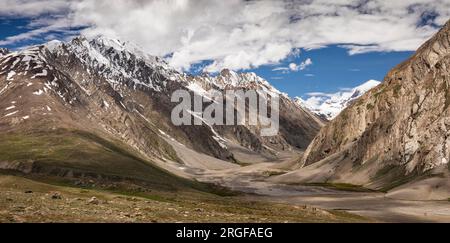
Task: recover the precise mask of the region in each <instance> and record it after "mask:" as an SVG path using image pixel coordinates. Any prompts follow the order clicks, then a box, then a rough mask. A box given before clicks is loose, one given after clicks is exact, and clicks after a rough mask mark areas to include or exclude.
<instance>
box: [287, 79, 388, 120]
mask: <svg viewBox="0 0 450 243" xmlns="http://www.w3.org/2000/svg"><path fill="white" fill-rule="evenodd" d="M380 83H381V82H380V81H377V80H368V81H367V82H365V83H363V84H361V85H359V86H356V87H354V88H351V89H344V90H342V91H339V92H337V93H332V94H324V93H311V94H310V96H309V97H308V98H307V99H306V100H305V99H302V98H300V97H296V98H295V102H296V103H297V104H298V105H300V106H302V107H305V108H307V109H309V110H311V111H312V112H314V113H316V114H317V115H319V116H321V117H323V118H325V119H327V120H332V119H333V118H334V117H336V116H337V115H338V114H339V113H340V112H341V111H342V110H344V109H345V108H346V107H347V106H348V105H349V104H350V103H351V102H353V101H354V100H356V99H357V98H359V97H360V96H362V95H363V94H364V93H366V92H367V91H369V90H370V89H372V88H374V87H376V86H377V85H379V84H380Z"/></svg>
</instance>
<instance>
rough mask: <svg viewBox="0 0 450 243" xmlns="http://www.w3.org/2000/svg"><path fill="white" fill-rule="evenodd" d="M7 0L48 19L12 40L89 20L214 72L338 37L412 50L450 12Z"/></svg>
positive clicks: (342, 0)
mask: <svg viewBox="0 0 450 243" xmlns="http://www.w3.org/2000/svg"><path fill="white" fill-rule="evenodd" d="M4 1H7V4H3V2H2V6H1V7H0V15H1V16H11V15H14V16H28V17H29V16H31V17H33V22H38V23H40V24H41V25H40V26H39V27H36V28H34V29H33V30H31V31H29V32H30V33H27V34H23V35H22V36H19V37H14V36H12V37H9V38H8V40H3V41H7V42H6V43H14V41H20V39H23V38H27V37H28V36H30V35H31V36H42V35H45V33H49V34H50V33H51V32H54V31H56V30H58V29H60V30H63V31H64V30H68V28H72V27H74V26H76V27H77V26H87V27H86V28H85V29H83V30H82V31H81V33H82V34H84V35H97V34H103V35H108V36H111V37H115V38H120V39H122V40H125V41H133V42H136V43H137V44H139V45H140V46H142V47H143V48H144V49H145V50H146V51H148V52H149V53H151V54H153V55H159V56H165V57H166V58H167V59H168V61H169V62H170V64H172V65H173V66H174V67H176V68H179V69H189V68H190V67H191V66H192V65H193V64H196V63H200V62H202V61H204V60H209V61H210V64H209V65H207V66H206V67H205V71H209V72H216V71H219V70H220V69H222V68H230V69H234V70H239V69H250V68H256V67H258V66H261V65H266V64H276V63H279V62H280V61H281V60H284V59H285V58H287V57H289V56H290V55H293V54H294V55H298V54H299V53H300V52H299V50H300V49H305V50H308V49H314V48H320V47H324V46H328V45H332V44H337V45H340V46H341V47H342V48H346V49H348V50H349V54H359V53H364V52H373V51H411V50H415V49H416V48H417V47H418V46H419V45H420V44H421V43H423V42H424V41H425V40H426V39H428V38H429V37H430V36H431V35H432V34H434V33H435V32H436V31H437V29H438V27H439V26H441V25H443V24H444V23H445V22H446V21H447V20H448V19H449V17H450V1H449V0H404V1H403V0H402V1H385V0H369V1H367V0H364V1H361V0H339V1H326V0H309V1H298V0H285V1H270V0H261V1H244V0H227V1H221V0H220V1H219V0H195V1H194V0H193V1H189V0H154V1H143V0H123V1H121V0H115V1H111V0H74V1H67V2H66V1H62V0H61V1H59V0H42V1H29V0H4ZM42 16H44V17H42ZM49 16H50V17H49ZM42 19H44V20H45V19H47V20H50V21H48V23H47V24H45V21H42ZM35 29H40V30H38V31H35ZM33 31H35V32H33ZM0 44H2V45H5V42H0ZM294 64H295V63H294ZM296 65H297V64H296ZM298 66H299V67H298ZM297 67H298V68H299V69H301V64H300V65H297V66H296V67H295V68H297Z"/></svg>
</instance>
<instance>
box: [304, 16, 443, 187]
mask: <svg viewBox="0 0 450 243" xmlns="http://www.w3.org/2000/svg"><path fill="white" fill-rule="evenodd" d="M449 70H450V23H447V24H446V25H445V26H444V27H443V28H442V30H441V31H440V32H439V33H437V34H436V35H435V36H434V37H433V38H432V39H430V40H429V41H428V42H426V43H425V44H424V45H423V46H421V47H420V48H419V49H418V51H417V52H416V53H415V55H414V56H412V57H411V58H410V59H409V60H407V61H405V62H404V63H402V64H400V65H398V66H397V67H395V68H394V69H392V70H391V71H390V72H389V73H388V74H387V76H386V77H385V79H384V82H383V83H382V84H381V85H379V86H378V87H376V88H374V89H372V90H370V91H369V92H368V93H366V94H365V95H363V96H362V97H361V98H360V99H358V100H356V101H355V102H354V103H353V104H352V105H350V106H349V107H348V108H347V109H345V110H344V111H343V112H342V113H341V114H340V115H339V116H338V117H336V118H335V119H334V120H333V121H332V122H330V123H329V124H328V125H326V126H325V127H324V128H323V129H322V130H321V131H320V133H319V134H318V135H317V136H316V137H315V139H314V140H313V141H312V143H311V145H310V146H309V147H308V149H307V151H306V153H305V156H304V158H303V159H302V161H301V164H302V166H303V167H307V166H310V165H314V164H315V165H314V166H316V167H320V166H319V165H323V166H325V164H327V163H328V164H330V163H332V164H333V166H332V167H333V169H332V170H330V171H331V173H325V175H322V176H319V177H316V179H317V180H322V181H340V182H349V183H354V184H366V185H371V186H372V187H375V188H380V187H386V186H388V187H389V186H395V185H398V184H401V183H404V182H406V181H408V180H414V178H417V177H418V176H422V175H424V174H430V173H431V174H433V173H444V174H447V173H448V168H449V167H448V162H449V157H450V89H449V88H450V73H449ZM330 158H333V160H332V161H331V160H330ZM325 161H327V163H325ZM437 171H439V172H437Z"/></svg>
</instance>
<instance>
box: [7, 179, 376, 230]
mask: <svg viewBox="0 0 450 243" xmlns="http://www.w3.org/2000/svg"><path fill="white" fill-rule="evenodd" d="M111 186H112V184H111V183H108V187H109V189H108V188H106V187H105V186H104V185H94V184H93V182H86V183H85V184H84V187H82V188H80V187H79V185H78V187H75V185H73V184H72V185H71V184H68V183H67V182H66V183H62V182H61V181H59V183H58V185H55V184H47V183H42V182H38V181H34V180H30V179H25V178H23V177H16V176H10V175H0V195H1V197H0V222H3V223H5V222H148V223H157V222H259V223H264V222H280V223H287V222H367V221H370V220H369V219H367V218H363V217H360V216H357V215H352V214H349V213H345V212H341V211H334V210H322V209H318V208H316V207H311V206H304V205H303V206H300V205H299V206H295V205H286V204H279V203H262V202H258V201H255V200H243V199H239V198H236V197H231V196H218V195H214V194H208V193H200V192H195V191H192V190H191V191H184V192H176V193H175V192H167V191H165V192H163V191H156V190H148V189H144V190H139V188H136V187H135V188H131V187H129V185H127V184H125V183H118V184H116V185H115V186H116V188H115V189H111ZM141 189H142V188H141Z"/></svg>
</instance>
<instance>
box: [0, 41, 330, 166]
mask: <svg viewBox="0 0 450 243" xmlns="http://www.w3.org/2000/svg"><path fill="white" fill-rule="evenodd" d="M4 54H5V55H3V56H0V134H2V135H4V134H11V133H14V134H17V133H21V134H27V133H32V134H35V133H46V132H48V133H53V132H54V131H59V130H61V129H64V130H65V131H67V130H68V131H83V134H84V132H86V133H88V134H93V135H95V137H99V138H101V139H104V140H107V141H118V142H119V143H120V144H121V146H124V147H125V148H127V150H131V151H134V152H137V155H138V156H140V157H143V158H145V159H148V160H152V159H158V160H162V161H172V162H173V161H175V162H179V163H183V161H181V160H180V159H179V158H178V156H177V154H176V152H175V151H174V150H173V148H172V147H171V145H170V144H168V143H167V139H170V140H173V141H177V142H178V143H181V144H183V145H184V146H186V147H189V148H192V149H194V150H196V151H198V152H201V153H204V154H208V155H212V156H214V157H217V158H220V159H225V160H229V161H236V158H235V156H234V154H233V151H232V150H231V149H229V147H228V144H235V145H238V146H241V147H242V148H244V149H246V150H248V151H253V152H256V153H260V154H266V155H271V156H275V157H276V154H277V152H278V151H289V150H293V149H295V148H299V149H302V148H306V146H307V145H308V144H309V142H310V141H311V140H312V138H313V137H314V135H315V134H316V132H317V131H318V130H319V129H320V127H321V126H322V123H321V121H320V120H318V119H317V117H315V116H314V115H313V114H311V113H309V112H308V111H306V110H304V109H302V108H300V107H298V106H296V105H295V104H294V102H293V101H292V100H290V99H289V98H288V97H287V96H286V95H282V94H281V93H280V95H281V96H282V97H281V98H280V99H281V100H280V107H281V108H280V132H279V134H278V135H276V136H273V137H261V136H260V135H259V130H260V128H259V127H252V126H212V125H209V124H206V123H202V125H200V126H174V125H173V124H172V122H171V117H170V116H171V111H172V109H173V108H174V106H175V105H177V104H176V103H172V102H171V100H170V99H171V94H172V93H173V92H174V91H175V90H179V89H184V90H187V91H190V92H191V93H192V94H193V93H197V94H200V95H201V96H208V93H209V92H211V91H212V90H217V91H219V92H224V91H225V90H227V89H238V88H244V89H250V88H256V89H258V90H261V92H267V93H271V92H277V93H279V91H277V90H276V89H274V88H273V87H272V86H271V85H270V84H269V83H268V82H267V81H265V80H264V79H262V78H260V77H258V76H256V75H255V74H253V73H240V74H238V73H235V72H232V71H229V70H224V71H223V72H221V73H220V74H219V75H217V76H214V77H213V76H209V75H204V76H190V75H188V74H185V73H181V72H178V71H176V70H174V69H173V68H171V67H169V66H168V64H167V63H166V62H165V61H164V60H162V59H161V58H159V57H154V56H151V55H148V54H146V53H145V52H143V51H142V50H141V49H140V48H139V47H137V46H135V45H133V44H130V43H123V42H120V41H118V40H114V39H109V38H105V37H97V38H94V39H86V38H84V37H79V38H75V39H74V40H72V41H71V42H69V43H63V42H58V41H52V42H49V43H47V44H45V45H41V46H33V47H29V48H26V49H24V50H21V51H18V52H11V53H8V52H6V51H5V52H4ZM25 157H26V156H25ZM26 159H27V158H20V159H19V161H22V160H26ZM3 160H7V161H11V160H15V158H14V156H9V157H8V156H5V157H4V158H2V157H0V162H4V161H3ZM3 164H4V163H3ZM5 166H6V167H8V165H5ZM5 166H3V167H5ZM71 166H75V167H76V166H77V165H71Z"/></svg>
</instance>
